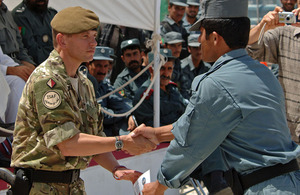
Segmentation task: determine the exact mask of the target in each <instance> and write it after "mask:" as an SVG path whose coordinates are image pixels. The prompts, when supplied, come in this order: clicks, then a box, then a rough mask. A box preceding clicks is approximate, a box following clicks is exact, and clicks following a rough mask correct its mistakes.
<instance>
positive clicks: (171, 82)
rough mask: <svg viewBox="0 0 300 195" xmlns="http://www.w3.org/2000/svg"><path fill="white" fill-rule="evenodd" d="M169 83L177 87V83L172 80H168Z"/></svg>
mask: <svg viewBox="0 0 300 195" xmlns="http://www.w3.org/2000/svg"><path fill="white" fill-rule="evenodd" d="M169 85H173V86H175V87H178V85H177V83H174V82H173V81H170V82H169Z"/></svg>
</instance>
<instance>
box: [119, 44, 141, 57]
mask: <svg viewBox="0 0 300 195" xmlns="http://www.w3.org/2000/svg"><path fill="white" fill-rule="evenodd" d="M128 49H130V50H134V49H138V50H139V51H140V52H141V47H140V46H139V45H130V46H128V47H125V48H123V49H122V55H123V54H124V51H125V50H128Z"/></svg>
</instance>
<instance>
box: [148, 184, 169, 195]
mask: <svg viewBox="0 0 300 195" xmlns="http://www.w3.org/2000/svg"><path fill="white" fill-rule="evenodd" d="M166 189H168V187H167V186H164V185H162V184H160V183H159V182H158V181H155V182H151V183H147V184H145V185H144V188H143V194H144V195H164V192H165V191H166Z"/></svg>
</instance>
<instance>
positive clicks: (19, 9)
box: [16, 6, 25, 13]
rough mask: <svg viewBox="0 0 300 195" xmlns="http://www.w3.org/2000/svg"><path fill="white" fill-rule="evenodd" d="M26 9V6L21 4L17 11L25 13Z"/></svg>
mask: <svg viewBox="0 0 300 195" xmlns="http://www.w3.org/2000/svg"><path fill="white" fill-rule="evenodd" d="M24 11H25V6H21V7H19V8H18V9H17V10H16V13H23V12H24Z"/></svg>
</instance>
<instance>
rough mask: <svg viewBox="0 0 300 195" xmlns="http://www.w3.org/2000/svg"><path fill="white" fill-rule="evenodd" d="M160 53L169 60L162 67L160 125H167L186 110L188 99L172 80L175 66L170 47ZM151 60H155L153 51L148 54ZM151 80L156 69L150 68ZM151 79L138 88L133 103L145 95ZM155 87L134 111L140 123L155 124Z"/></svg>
mask: <svg viewBox="0 0 300 195" xmlns="http://www.w3.org/2000/svg"><path fill="white" fill-rule="evenodd" d="M160 53H161V54H162V55H164V56H165V57H166V58H167V59H168V61H167V62H166V63H165V64H164V65H163V66H162V67H161V68H160V125H167V124H171V123H173V122H175V121H176V120H177V119H178V118H179V116H181V114H182V113H183V112H184V109H185V106H186V104H187V103H186V101H185V100H184V98H183V97H182V96H181V95H180V93H179V91H178V88H177V85H176V84H175V83H173V82H170V80H171V76H172V72H173V67H174V59H175V58H174V56H172V52H171V50H169V49H161V50H160ZM148 58H149V62H150V63H151V62H152V61H153V53H149V54H148ZM149 71H150V74H151V80H152V79H153V77H154V72H153V71H154V70H153V68H152V67H150V68H149ZM150 82H151V81H150V80H147V81H146V82H145V83H144V84H143V85H142V86H141V88H140V89H138V90H137V92H136V94H135V96H134V100H133V105H136V104H137V103H138V102H139V100H140V99H141V98H142V97H143V94H144V93H145V91H146V90H147V88H148V87H149V85H150ZM153 93H155V92H154V91H153V89H151V90H150V91H149V93H148V94H147V97H146V99H145V100H144V101H143V103H142V104H141V105H140V106H139V107H138V108H137V109H136V110H135V111H134V112H133V114H134V116H135V117H136V119H137V122H138V124H142V123H144V124H146V125H148V126H153V97H154V96H153Z"/></svg>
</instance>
